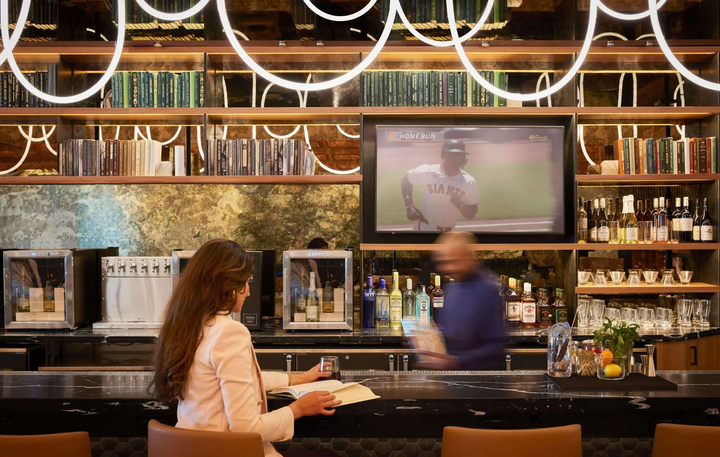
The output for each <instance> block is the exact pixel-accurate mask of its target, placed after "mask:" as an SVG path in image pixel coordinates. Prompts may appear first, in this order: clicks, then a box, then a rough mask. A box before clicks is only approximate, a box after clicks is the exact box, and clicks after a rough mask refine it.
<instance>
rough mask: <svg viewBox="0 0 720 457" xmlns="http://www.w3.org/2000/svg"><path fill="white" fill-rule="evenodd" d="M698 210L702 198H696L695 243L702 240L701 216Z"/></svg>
mask: <svg viewBox="0 0 720 457" xmlns="http://www.w3.org/2000/svg"><path fill="white" fill-rule="evenodd" d="M698 211H700V200H698V199H697V198H696V199H695V214H694V215H693V229H692V240H693V243H699V242H700V216H699V215H698Z"/></svg>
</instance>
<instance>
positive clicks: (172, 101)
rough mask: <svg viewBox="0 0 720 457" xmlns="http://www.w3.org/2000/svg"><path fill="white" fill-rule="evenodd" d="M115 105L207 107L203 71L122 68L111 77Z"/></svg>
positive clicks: (119, 106)
mask: <svg viewBox="0 0 720 457" xmlns="http://www.w3.org/2000/svg"><path fill="white" fill-rule="evenodd" d="M111 86H112V107H113V108H198V107H203V106H205V73H204V72H202V71H183V72H180V73H173V72H170V71H160V72H149V71H122V72H117V73H115V74H114V75H113V77H112V79H111Z"/></svg>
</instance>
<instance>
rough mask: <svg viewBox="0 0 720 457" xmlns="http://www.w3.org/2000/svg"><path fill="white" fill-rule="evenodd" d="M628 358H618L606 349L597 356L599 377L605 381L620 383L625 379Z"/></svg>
mask: <svg viewBox="0 0 720 457" xmlns="http://www.w3.org/2000/svg"><path fill="white" fill-rule="evenodd" d="M626 359H627V357H626V356H617V355H615V354H613V352H612V351H611V350H609V349H604V350H603V351H602V352H601V353H600V354H596V355H595V365H596V368H597V377H598V378H600V379H604V380H605V381H620V380H621V379H625V374H626V370H625V367H626V366H627V360H626Z"/></svg>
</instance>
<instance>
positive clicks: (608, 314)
mask: <svg viewBox="0 0 720 457" xmlns="http://www.w3.org/2000/svg"><path fill="white" fill-rule="evenodd" d="M619 318H620V310H619V309H617V308H605V319H610V320H611V321H612V322H613V323H615V322H617V321H618V319H619Z"/></svg>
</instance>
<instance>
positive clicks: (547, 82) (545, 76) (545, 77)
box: [535, 71, 552, 107]
mask: <svg viewBox="0 0 720 457" xmlns="http://www.w3.org/2000/svg"><path fill="white" fill-rule="evenodd" d="M543 80H544V81H545V87H550V73H548V72H547V71H546V72H544V73H542V74H541V75H540V77H539V78H538V80H537V84H535V92H537V91H539V90H540V86H541V85H542V82H543ZM547 102H548V107H551V106H552V97H550V96H549V95H548V98H547ZM535 104H536V105H537V106H538V107H540V99H539V98H538V99H537V100H536V103H535Z"/></svg>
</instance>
